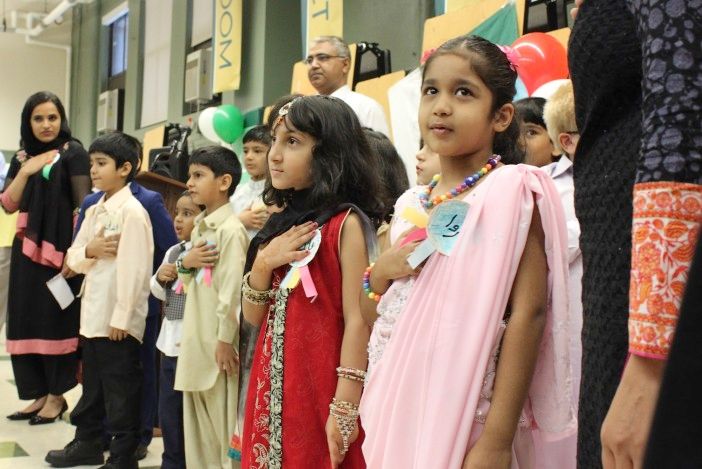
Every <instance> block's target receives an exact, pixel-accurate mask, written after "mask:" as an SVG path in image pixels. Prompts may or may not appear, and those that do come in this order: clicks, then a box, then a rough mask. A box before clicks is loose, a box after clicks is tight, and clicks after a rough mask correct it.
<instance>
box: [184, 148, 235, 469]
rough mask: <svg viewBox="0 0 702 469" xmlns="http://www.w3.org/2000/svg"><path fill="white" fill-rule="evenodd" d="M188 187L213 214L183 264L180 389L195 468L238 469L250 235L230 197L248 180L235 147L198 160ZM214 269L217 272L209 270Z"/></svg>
mask: <svg viewBox="0 0 702 469" xmlns="http://www.w3.org/2000/svg"><path fill="white" fill-rule="evenodd" d="M189 172H190V178H189V179H188V183H187V184H188V190H189V191H190V194H191V197H192V199H193V202H195V203H196V204H200V205H204V206H205V207H206V209H205V211H204V212H203V213H201V214H200V215H198V217H197V218H196V219H195V227H194V229H193V232H192V235H191V242H192V246H193V247H192V248H191V249H190V251H188V252H187V253H185V254H184V255H182V256H181V257H180V258H179V259H178V261H176V266H177V268H178V275H179V277H180V278H181V280H182V281H183V284H184V287H185V290H186V293H187V298H186V302H185V315H184V323H183V337H182V340H181V348H180V355H179V358H178V369H177V371H176V379H175V389H177V390H179V391H183V421H184V427H185V428H184V430H185V432H184V433H185V459H186V465H187V467H198V468H203V469H204V468H207V469H210V468H221V467H227V468H228V467H230V466H231V464H232V463H231V461H230V460H229V458H228V456H227V451H228V449H229V438H230V437H231V435H232V433H234V432H235V430H236V422H237V388H238V367H237V366H236V352H235V351H236V350H238V347H239V322H238V317H239V307H240V298H241V279H242V276H243V270H244V261H245V257H246V249H247V247H248V235H247V233H246V229H245V228H244V225H242V223H241V222H240V221H239V219H238V218H237V217H236V216H235V215H234V212H233V210H232V207H231V204H230V203H229V196H230V195H231V193H233V191H234V188H235V187H236V184H237V183H238V182H239V179H240V178H241V166H240V165H239V162H238V160H237V158H236V155H235V154H234V152H232V151H231V150H228V149H226V148H222V147H205V148H202V149H199V150H197V151H196V152H195V153H193V155H192V157H191V158H190V171H189ZM208 270H209V272H207V271H208Z"/></svg>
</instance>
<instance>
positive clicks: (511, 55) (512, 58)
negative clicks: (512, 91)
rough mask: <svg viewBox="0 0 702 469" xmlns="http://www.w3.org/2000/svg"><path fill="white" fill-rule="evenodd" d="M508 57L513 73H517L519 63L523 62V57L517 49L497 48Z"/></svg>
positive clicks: (509, 47) (508, 47)
mask: <svg viewBox="0 0 702 469" xmlns="http://www.w3.org/2000/svg"><path fill="white" fill-rule="evenodd" d="M497 47H498V48H499V49H500V50H501V51H502V52H503V53H504V54H505V55H506V56H507V61H508V62H509V65H510V67H511V68H512V71H514V72H516V71H517V67H519V62H521V60H522V55H521V54H520V53H519V51H518V50H517V49H515V48H514V47H511V46H497Z"/></svg>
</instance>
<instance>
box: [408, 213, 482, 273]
mask: <svg viewBox="0 0 702 469" xmlns="http://www.w3.org/2000/svg"><path fill="white" fill-rule="evenodd" d="M468 207H469V206H468V204H467V203H465V202H461V201H459V200H450V201H447V202H444V203H442V204H441V205H439V206H438V207H436V208H435V209H434V211H433V212H432V214H431V216H430V217H429V222H428V224H427V228H426V236H427V238H426V239H425V240H424V241H422V242H421V243H420V244H419V246H417V248H416V249H415V250H414V251H413V252H412V254H410V255H409V257H407V263H408V264H409V265H410V267H412V268H413V269H416V268H417V266H419V265H420V264H421V263H422V262H424V261H425V260H427V259H428V258H429V256H431V255H432V254H433V253H434V252H436V251H438V252H439V253H441V254H443V255H444V256H449V255H451V251H452V250H453V248H454V246H455V245H456V240H457V238H458V234H459V233H460V232H461V228H463V223H464V222H465V221H466V216H467V215H468ZM422 231H424V230H422ZM421 234H422V233H421V231H420V232H412V233H410V235H408V237H409V236H411V235H414V239H416V240H419V239H420V235H421Z"/></svg>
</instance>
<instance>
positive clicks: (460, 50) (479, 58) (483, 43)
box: [422, 34, 524, 164]
mask: <svg viewBox="0 0 702 469" xmlns="http://www.w3.org/2000/svg"><path fill="white" fill-rule="evenodd" d="M447 54H453V55H458V56H460V57H463V58H465V59H466V60H468V61H469V62H470V65H471V67H472V69H473V70H474V71H475V73H476V75H478V77H479V78H480V79H481V80H482V81H483V83H485V86H486V87H487V88H488V89H489V90H490V93H492V109H491V111H492V112H493V113H494V112H496V111H497V110H498V109H500V108H501V107H502V106H504V105H505V104H507V103H511V102H512V99H513V98H514V95H515V94H516V93H517V89H516V88H515V84H516V82H517V72H516V71H515V70H514V69H513V68H512V65H511V64H510V62H509V60H507V56H506V55H505V53H504V52H502V51H501V50H500V48H499V47H497V46H496V45H495V44H493V43H492V42H490V41H488V40H487V39H483V38H482V37H480V36H473V35H470V34H465V35H463V36H458V37H456V38H453V39H450V40H448V41H446V42H445V43H443V44H442V45H441V46H440V47H439V48H438V49H436V51H434V53H433V54H432V55H431V56H430V57H429V59H428V60H427V61H426V63H425V64H424V71H423V73H422V80H424V75H425V74H426V71H427V69H428V68H429V66H430V65H431V64H432V62H433V61H434V60H436V58H437V57H439V56H442V55H447ZM518 141H519V123H518V122H517V120H516V119H514V118H513V119H512V122H510V124H509V126H508V127H507V128H506V129H505V130H504V131H502V132H500V133H497V134H495V139H494V141H493V144H492V151H493V152H495V153H497V154H499V155H501V156H502V162H503V163H505V164H515V163H521V162H522V161H523V160H524V155H523V154H522V151H521V150H520V149H519V146H518V144H517V142H518Z"/></svg>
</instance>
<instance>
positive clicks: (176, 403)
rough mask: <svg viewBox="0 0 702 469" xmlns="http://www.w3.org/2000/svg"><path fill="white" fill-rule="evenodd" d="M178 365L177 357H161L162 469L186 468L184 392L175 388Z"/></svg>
mask: <svg viewBox="0 0 702 469" xmlns="http://www.w3.org/2000/svg"><path fill="white" fill-rule="evenodd" d="M177 365H178V358H177V357H167V356H165V355H164V356H162V357H161V383H160V385H161V390H160V392H159V396H158V415H159V418H160V420H161V432H162V433H163V459H162V461H161V469H185V443H184V438H183V393H182V392H180V391H176V390H175V389H173V385H174V383H175V374H176V366H177Z"/></svg>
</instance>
